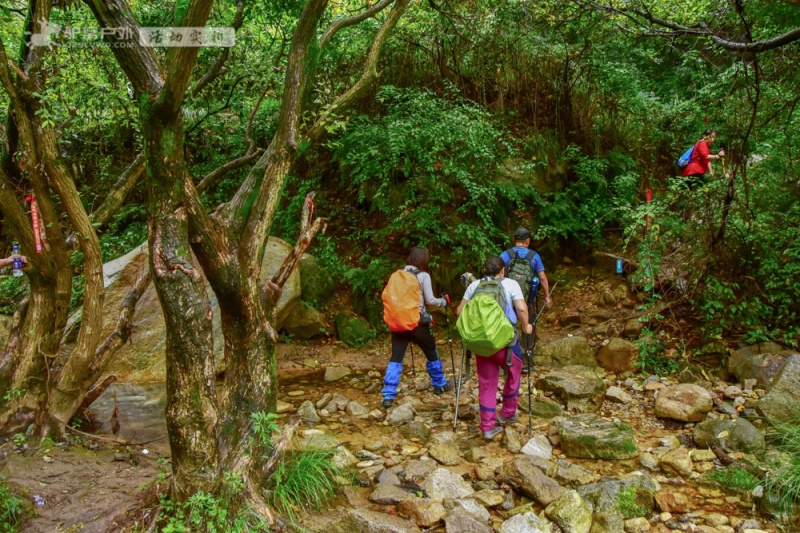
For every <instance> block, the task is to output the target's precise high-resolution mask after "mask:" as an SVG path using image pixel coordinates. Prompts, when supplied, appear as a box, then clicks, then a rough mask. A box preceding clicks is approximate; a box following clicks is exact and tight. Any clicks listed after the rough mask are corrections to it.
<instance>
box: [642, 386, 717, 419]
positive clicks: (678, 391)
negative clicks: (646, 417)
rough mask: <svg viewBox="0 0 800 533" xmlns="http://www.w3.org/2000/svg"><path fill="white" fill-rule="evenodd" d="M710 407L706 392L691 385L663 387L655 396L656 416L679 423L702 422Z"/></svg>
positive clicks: (708, 396) (709, 396) (708, 395)
mask: <svg viewBox="0 0 800 533" xmlns="http://www.w3.org/2000/svg"><path fill="white" fill-rule="evenodd" d="M711 406H712V403H711V395H710V394H709V393H708V391H706V390H705V389H704V388H702V387H700V386H698V385H693V384H691V383H681V384H679V385H671V386H669V387H665V388H663V389H661V390H660V391H658V396H656V416H657V417H660V418H671V419H673V420H680V421H681V422H702V421H703V419H704V418H705V417H706V414H707V413H708V412H709V411H711Z"/></svg>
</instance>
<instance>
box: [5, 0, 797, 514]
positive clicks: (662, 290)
mask: <svg viewBox="0 0 800 533" xmlns="http://www.w3.org/2000/svg"><path fill="white" fill-rule="evenodd" d="M0 23H1V25H0V42H1V43H2V47H1V48H0V61H2V65H0V81H2V86H3V89H4V90H3V91H0V124H2V125H0V178H2V180H1V181H2V183H0V192H1V193H2V194H1V195H0V207H2V210H3V215H4V220H3V224H2V240H3V249H4V250H6V251H7V252H9V251H10V245H11V242H12V241H20V242H21V243H22V248H23V253H25V254H26V255H27V256H29V257H30V258H31V263H32V265H31V267H30V272H31V275H30V276H29V278H30V279H28V277H25V278H18V277H10V276H9V277H4V278H3V279H2V281H0V299H1V300H2V301H0V304H2V307H3V310H4V312H5V313H8V314H11V313H14V312H17V322H18V323H25V322H24V321H25V320H31V321H32V322H30V324H33V325H37V324H38V326H37V327H39V329H36V330H35V335H34V336H37V337H41V339H40V340H38V341H36V342H33V341H30V340H29V339H26V337H25V336H24V335H22V336H19V335H18V336H17V337H14V339H15V340H14V341H13V342H12V341H10V342H9V348H8V349H7V350H6V352H7V353H6V354H5V355H4V357H3V360H2V365H0V370H2V375H0V383H2V384H3V385H6V386H8V387H11V388H12V389H13V390H18V391H19V394H18V395H17V396H19V398H16V397H15V398H11V397H8V396H7V397H6V398H5V399H4V402H5V404H6V405H4V407H3V408H4V409H5V413H4V415H3V419H2V420H0V423H2V424H4V425H5V424H10V425H14V424H21V423H23V422H24V423H29V422H32V421H34V420H35V421H36V423H37V424H38V425H39V426H40V427H41V428H42V434H46V433H49V432H51V431H56V432H58V430H59V428H61V429H63V427H64V425H65V424H66V423H67V422H68V421H69V418H70V417H71V416H72V414H74V412H75V410H76V409H77V408H78V407H79V405H80V404H81V402H82V401H83V396H84V394H85V393H86V392H87V390H89V388H90V387H91V386H92V385H94V381H93V380H94V378H95V377H96V376H97V375H99V370H100V369H101V368H102V366H103V365H104V364H105V362H106V361H107V359H108V357H111V355H112V354H113V348H114V346H115V345H117V344H119V343H120V342H124V339H125V338H126V335H129V334H130V329H129V328H128V329H127V330H126V329H125V327H124V326H125V322H124V320H123V318H124V316H123V318H121V319H120V324H121V326H120V329H119V331H118V340H116V341H113V342H110V341H109V340H105V342H104V339H99V338H97V336H96V335H93V333H92V331H93V330H96V329H97V328H96V327H94V326H93V325H96V324H97V323H98V321H99V322H101V321H102V313H103V311H102V303H103V282H102V263H103V262H106V261H108V260H111V259H114V258H116V257H119V256H121V255H123V254H125V253H127V252H129V251H130V250H132V249H134V248H135V247H137V246H139V245H140V244H142V243H143V242H145V241H148V239H149V243H150V248H151V261H152V263H153V264H152V265H151V268H150V270H149V271H144V272H143V273H142V277H141V279H140V281H139V282H138V284H137V286H136V287H134V289H133V290H132V292H131V300H130V301H129V302H128V300H126V302H128V304H130V305H131V306H135V302H136V297H137V294H141V291H142V290H143V287H144V286H146V285H147V284H149V283H150V281H151V276H152V278H153V281H154V282H155V284H156V287H157V289H158V292H159V296H160V298H161V302H162V306H163V307H164V308H165V309H164V312H165V316H167V322H168V324H171V325H172V326H174V327H175V329H176V331H191V332H192V335H178V334H177V333H175V334H174V335H175V336H174V338H171V339H168V345H169V346H170V348H169V350H174V352H169V351H168V367H169V368H171V371H174V372H175V375H176V376H180V378H176V379H175V380H174V382H171V383H170V384H169V387H170V391H171V392H170V394H171V397H170V398H171V400H170V401H171V402H172V403H171V404H170V407H168V419H169V420H170V423H171V426H170V427H171V430H172V433H171V439H172V442H173V453H174V454H176V457H175V458H174V461H175V464H176V465H177V466H176V467H175V468H176V472H177V474H176V479H177V480H178V481H177V483H178V485H179V486H178V489H177V492H178V496H179V497H181V496H183V497H185V496H186V495H188V494H191V493H193V492H194V491H195V490H196V489H197V488H198V487H203V486H205V485H207V484H208V483H210V482H218V481H219V475H218V473H219V472H223V471H225V470H226V469H230V468H232V467H233V466H235V467H236V468H238V469H241V470H245V471H248V469H249V471H251V472H252V481H253V482H257V481H258V478H259V477H263V476H264V475H265V473H264V472H256V471H255V467H253V464H252V460H251V458H250V457H249V456H247V454H246V453H245V452H242V451H239V448H237V447H239V445H240V444H242V443H244V442H247V439H248V438H249V435H250V434H251V432H252V427H251V426H250V425H249V418H248V417H249V414H250V413H253V412H268V411H270V410H271V409H272V408H273V407H274V401H275V397H274V393H275V391H276V387H277V385H276V382H275V380H276V374H275V368H274V350H273V344H274V342H275V340H276V339H277V332H276V331H274V330H273V329H272V327H271V325H270V323H271V322H270V318H271V316H272V315H271V314H270V313H271V312H272V311H271V309H272V306H273V304H274V303H275V301H276V299H277V297H278V296H279V294H280V290H281V287H282V286H283V285H282V284H283V283H285V281H286V279H285V276H288V273H289V272H291V269H292V268H293V266H294V262H293V261H294V260H296V259H297V258H298V257H299V255H300V254H302V252H303V251H304V250H305V249H306V247H308V246H309V243H311V241H312V240H314V242H313V244H311V248H310V250H311V251H312V252H313V253H314V254H315V255H316V256H317V257H318V258H319V259H320V260H321V261H322V262H323V264H324V265H325V267H326V268H327V269H328V270H329V271H330V272H331V273H333V274H334V276H335V278H336V279H337V281H339V282H341V283H343V284H345V285H349V287H350V288H351V289H352V293H353V297H354V301H355V303H356V307H357V308H358V309H359V311H360V312H362V314H365V315H366V316H367V317H368V318H370V319H372V320H373V321H374V322H380V316H379V313H380V308H379V307H378V306H379V303H378V302H379V291H380V289H381V287H382V286H383V284H384V283H385V280H386V278H387V276H388V274H389V273H390V272H391V271H392V269H394V268H396V266H397V265H398V264H399V263H400V261H401V259H402V257H403V256H404V254H405V253H406V252H407V250H408V248H409V247H410V246H413V245H418V244H421V245H425V246H427V247H429V248H430V250H431V252H432V256H433V258H434V262H433V264H432V267H433V270H434V274H435V277H436V278H437V279H439V280H442V281H443V283H444V285H445V288H446V289H447V290H448V291H450V292H453V293H456V292H457V291H458V276H459V274H460V273H461V272H463V271H465V270H473V271H476V270H477V269H479V268H480V265H481V264H482V263H483V261H484V259H485V257H486V256H487V255H488V254H496V253H498V252H499V251H500V250H502V249H503V248H504V247H505V246H507V244H508V236H509V235H510V234H511V233H512V232H513V229H514V228H515V227H516V226H518V225H520V224H522V225H526V226H529V227H531V228H532V229H533V231H534V240H535V244H536V247H537V249H538V250H539V251H540V252H541V253H542V255H543V256H544V258H545V260H546V261H547V262H548V264H549V267H550V266H552V268H553V269H557V266H558V265H559V264H560V262H561V261H562V260H563V258H565V257H567V258H570V259H572V260H577V261H581V262H588V261H595V260H597V257H607V256H602V255H599V256H598V255H594V256H593V255H592V254H593V253H595V254H596V253H600V254H607V255H610V256H614V257H622V258H624V259H625V262H626V268H627V270H628V274H629V276H630V278H631V279H632V280H633V283H634V285H635V287H636V289H637V290H639V291H640V292H641V293H642V294H643V295H644V296H643V297H642V299H641V304H642V305H644V306H647V307H648V308H649V309H651V310H652V315H653V317H654V320H657V321H660V323H661V325H660V327H663V328H666V329H668V330H669V331H672V332H673V333H674V336H675V338H676V339H677V341H676V342H678V343H680V344H681V345H682V347H683V348H684V349H686V350H689V351H692V350H701V349H703V346H705V345H707V344H708V343H710V342H711V341H717V340H722V341H730V342H735V341H748V342H750V341H755V340H767V339H773V340H778V341H780V342H782V343H784V344H787V345H791V346H795V347H797V344H798V341H800V321H798V312H800V304H799V303H798V302H800V224H798V223H797V221H798V220H800V203H798V200H800V169H799V167H798V165H800V152H799V151H798V149H799V148H800V138H799V135H800V118H798V112H797V107H798V104H800V53H799V52H800V50H799V49H798V47H799V46H800V44H798V40H800V5H798V3H797V2H790V1H786V0H784V1H771V0H747V1H745V0H723V1H718V2H710V1H688V0H658V1H642V0H632V1H616V0H609V1H594V0H571V1H554V0H553V1H542V2H533V1H520V0H481V1H478V0H474V1H471V0H440V1H437V0H424V1H423V0H411V1H409V0H395V1H392V0H383V1H381V2H374V1H373V2H364V1H360V0H330V1H325V0H308V2H306V1H295V0H283V1H281V2H245V1H243V0H240V1H239V2H236V3H234V2H211V1H209V0H192V1H190V0H178V1H177V2H174V3H173V2H143V1H140V0H131V1H130V2H126V1H123V0H113V1H112V0H109V1H100V0H91V1H89V0H87V1H86V2H83V3H82V2H74V1H71V0H63V1H58V2H50V1H49V0H31V1H23V0H2V2H1V3H0ZM187 25H188V26H197V27H203V26H208V27H219V28H228V29H230V30H231V31H235V39H236V44H235V45H234V46H231V47H229V48H219V47H207V48H199V49H198V48H190V47H172V48H170V47H147V46H143V45H141V43H139V44H135V43H134V44H132V45H130V46H128V44H129V43H127V42H126V41H125V40H124V38H123V35H122V33H124V32H122V31H117V32H112V31H103V30H101V28H115V29H116V30H130V31H136V28H137V27H172V26H187ZM34 34H35V35H34ZM36 39H39V40H38V41H37V40H36ZM32 43H33V44H32ZM37 43H39V44H43V45H42V46H36V44H37ZM708 128H712V129H715V130H716V131H717V134H718V141H717V144H716V145H715V146H714V147H713V151H714V153H716V151H717V150H719V149H720V148H724V149H725V151H726V152H727V156H726V158H725V160H724V163H723V162H721V161H720V162H717V161H715V162H714V163H713V165H712V168H713V175H712V176H709V177H708V179H707V181H706V182H705V183H704V184H702V186H699V187H696V188H694V189H689V188H687V186H686V184H685V182H684V181H683V180H682V179H680V178H678V177H677V176H678V175H679V174H680V170H679V169H678V168H677V166H676V164H675V160H676V159H677V158H678V156H679V155H680V154H682V153H683V152H684V151H685V150H686V149H687V148H689V147H691V146H692V145H693V144H694V143H695V142H697V141H698V139H700V137H701V135H702V132H703V131H704V130H706V129H708ZM311 191H315V193H316V196H315V197H314V201H315V202H316V209H317V212H316V214H317V215H320V213H321V215H320V216H323V217H324V218H323V219H316V221H315V222H314V223H313V224H310V222H309V216H308V212H307V209H309V202H308V201H306V195H307V194H309V193H310V192H311ZM31 193H33V194H34V195H35V196H36V199H37V202H38V203H39V209H40V210H41V211H42V217H43V222H44V224H43V228H44V232H45V234H46V240H47V244H48V246H49V247H48V248H47V250H46V251H45V253H44V254H36V252H35V251H34V249H33V248H32V246H33V237H32V232H31V228H30V222H29V220H30V219H29V212H30V210H31V207H30V204H29V203H26V202H25V197H26V196H28V195H30V194H31ZM326 225H327V226H328V231H327V233H325V234H324V235H322V230H323V229H324V227H325V226H326ZM269 235H274V236H278V237H281V238H284V239H286V240H288V241H289V242H296V246H295V249H294V251H293V255H292V261H289V262H288V263H287V267H286V268H285V269H282V271H281V272H280V273H279V274H277V275H276V276H275V277H274V278H272V279H271V280H268V282H261V281H258V280H257V279H256V278H257V276H255V277H254V276H252V274H253V272H256V273H258V272H259V271H260V268H261V258H262V257H263V254H264V248H265V246H266V240H267V237H268V236H269ZM315 237H316V239H315ZM193 259H196V261H197V263H198V264H199V265H200V267H201V270H202V274H203V275H202V276H200V274H199V273H197V272H196V270H195V267H193V266H192V265H193V263H192V260H193ZM203 279H205V280H206V281H207V283H208V284H209V285H210V287H211V288H212V290H213V291H214V292H215V293H216V295H217V297H218V298H219V300H220V302H221V303H220V305H221V308H222V311H223V329H224V332H225V338H226V341H228V342H227V343H226V355H225V357H226V361H227V362H228V369H229V370H228V374H227V375H226V381H225V384H224V386H223V385H220V387H222V388H223V390H224V392H223V393H222V394H221V395H220V396H219V399H218V397H217V393H216V391H215V389H214V385H213V379H209V376H210V375H211V373H212V372H213V362H212V363H209V360H208V358H209V354H210V348H209V342H210V337H211V330H210V319H209V320H206V319H205V313H206V311H207V309H208V308H209V307H208V305H209V304H208V299H207V297H206V294H205V289H204V284H205V281H203ZM137 291H138V292H137ZM78 311H79V312H80V313H81V314H80V315H75V313H76V312H78ZM115 312H116V311H115ZM127 312H128V313H130V312H132V311H131V310H130V309H128V311H127ZM376 313H377V314H378V315H377V317H376ZM209 314H210V313H209ZM70 316H72V317H73V319H74V318H75V317H79V319H78V323H79V324H80V326H79V327H80V334H79V335H78V342H77V344H76V347H75V348H74V350H73V352H72V354H71V355H70V354H64V353H63V352H60V351H59V350H60V349H61V348H63V345H62V333H64V331H65V328H66V326H67V319H68V317H70ZM37 317H38V318H37ZM170 317H172V318H170ZM170 320H172V322H170ZM687 321H690V322H692V323H693V324H695V325H697V326H698V330H697V331H699V332H700V333H699V334H695V333H688V332H686V330H685V328H684V327H683V326H682V324H685V323H686V322H687ZM186 328H188V329H186ZM32 331H33V330H32ZM170 343H172V344H170ZM42 351H44V353H46V354H48V356H49V357H56V358H61V359H59V360H58V364H57V369H58V373H57V381H58V382H59V385H58V386H57V387H56V389H55V390H57V391H58V394H57V395H55V399H53V398H51V397H50V396H48V399H47V401H48V402H52V405H50V406H49V407H47V408H43V407H42V404H41V401H40V398H41V397H42V394H44V393H43V392H42V391H43V390H44V388H46V387H48V386H49V384H43V383H40V384H39V385H38V386H39V387H42V388H41V389H39V390H38V391H33V390H32V389H35V388H36V387H34V386H33V385H25V387H20V386H19V383H21V382H22V381H18V380H19V379H22V378H20V377H19V376H20V375H21V374H20V373H21V372H23V370H25V369H27V370H29V371H33V370H35V369H36V368H38V367H37V365H45V366H47V365H49V364H50V363H48V362H43V356H42V355H41V353H42ZM169 353H174V354H177V355H175V357H172V358H171V357H170V355H169ZM198 361H200V363H198ZM170 365H173V366H170ZM209 365H210V366H209ZM47 368H48V370H51V368H50V367H47ZM53 368H55V367H53ZM27 370H26V371H27ZM259 376H260V377H259ZM25 379H28V378H25ZM23 381H24V380H23ZM26 383H28V382H27V381H26ZM209 383H210V384H209ZM24 391H29V392H30V395H28V394H25V393H24ZM187 391H190V392H187ZM29 396H30V397H29ZM254 397H258V400H253V398H254ZM26 398H27V399H26ZM12 400H13V401H12ZM15 402H16V403H15ZM12 404H13V405H12ZM198 406H200V407H202V409H199V408H198ZM173 408H174V410H173ZM192 409H194V410H192ZM37 413H38V414H37ZM42 413H45V414H46V415H47V416H45V415H43V414H42ZM198 413H201V414H198ZM184 425H185V426H186V427H191V428H193V429H194V430H195V431H197V432H204V433H207V434H208V435H213V439H212V437H209V439H212V440H213V442H211V441H207V442H206V441H204V442H191V439H188V440H187V438H186V436H185V435H183V436H180V435H179V433H180V432H179V431H178V429H177V428H180V427H183V426H184ZM200 440H202V439H200ZM181 447H183V448H181ZM242 448H244V447H243V446H242ZM177 449H183V450H184V451H183V452H181V453H177V452H175V450H177ZM184 467H185V469H184V470H181V468H184ZM209 480H211V481H209ZM214 480H217V481H214ZM248 481H250V480H248ZM251 492H252V493H251V501H250V504H251V505H254V506H256V507H258V497H257V491H251Z"/></svg>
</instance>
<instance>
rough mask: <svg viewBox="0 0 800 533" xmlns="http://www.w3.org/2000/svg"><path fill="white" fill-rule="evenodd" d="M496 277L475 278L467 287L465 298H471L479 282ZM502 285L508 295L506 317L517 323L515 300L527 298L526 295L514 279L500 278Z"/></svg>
mask: <svg viewBox="0 0 800 533" xmlns="http://www.w3.org/2000/svg"><path fill="white" fill-rule="evenodd" d="M490 279H494V278H491V277H486V278H481V279H479V280H475V281H473V282H472V283H470V285H469V287H467V292H465V293H464V299H465V300H468V301H469V300H471V299H472V296H473V295H474V294H475V289H477V288H478V284H479V283H480V282H481V281H485V280H490ZM500 286H501V287H503V292H504V293H505V296H506V309H505V311H506V318H508V320H509V321H511V323H512V324H516V323H517V312H516V311H515V310H514V303H513V302H514V301H516V300H523V301H524V300H525V296H523V295H522V289H521V288H520V286H519V283H517V282H516V281H514V280H513V279H509V278H502V279H501V280H500Z"/></svg>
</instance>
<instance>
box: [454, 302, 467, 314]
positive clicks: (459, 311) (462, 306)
mask: <svg viewBox="0 0 800 533" xmlns="http://www.w3.org/2000/svg"><path fill="white" fill-rule="evenodd" d="M468 301H469V300H467V299H466V298H464V299H463V300H461V303H460V304H458V309H456V316H458V315H460V314H461V310H462V309H464V306H465V305H467V302H468Z"/></svg>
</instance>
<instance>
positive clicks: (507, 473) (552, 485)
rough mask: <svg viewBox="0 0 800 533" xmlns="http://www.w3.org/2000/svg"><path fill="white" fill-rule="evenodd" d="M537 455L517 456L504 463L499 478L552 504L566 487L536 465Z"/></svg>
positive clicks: (529, 495) (543, 503)
mask: <svg viewBox="0 0 800 533" xmlns="http://www.w3.org/2000/svg"><path fill="white" fill-rule="evenodd" d="M536 465H537V461H536V458H535V457H528V456H524V455H523V456H517V457H515V458H513V459H511V460H510V461H508V462H506V463H505V464H503V466H502V467H501V468H500V475H499V478H500V479H502V480H503V481H504V482H505V483H508V484H509V485H511V486H512V487H513V488H514V489H515V490H516V491H517V492H519V493H522V494H524V495H525V496H527V497H529V498H531V499H533V500H536V501H537V502H539V503H540V504H542V505H550V503H552V502H553V501H554V500H556V499H558V498H560V497H561V496H562V495H563V494H564V492H566V489H564V487H562V486H561V485H559V484H558V482H557V481H556V480H554V479H552V478H549V477H547V476H546V475H545V474H544V473H543V472H542V470H541V469H540V468H539V467H538V466H536Z"/></svg>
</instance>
